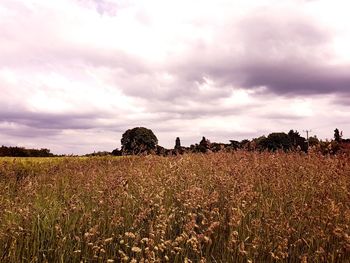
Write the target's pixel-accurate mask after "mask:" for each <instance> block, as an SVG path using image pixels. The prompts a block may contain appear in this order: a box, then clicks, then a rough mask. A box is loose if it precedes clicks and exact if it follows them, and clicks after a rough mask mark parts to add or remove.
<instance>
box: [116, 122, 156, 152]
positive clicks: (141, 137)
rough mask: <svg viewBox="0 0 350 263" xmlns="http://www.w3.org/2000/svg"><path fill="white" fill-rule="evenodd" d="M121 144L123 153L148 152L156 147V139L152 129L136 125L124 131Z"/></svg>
mask: <svg viewBox="0 0 350 263" xmlns="http://www.w3.org/2000/svg"><path fill="white" fill-rule="evenodd" d="M121 144H122V149H121V150H122V153H123V155H130V154H145V153H146V154H149V153H151V151H152V150H155V149H156V147H157V144H158V139H157V137H156V136H155V135H154V133H153V132H152V130H150V129H147V128H144V127H136V128H133V129H129V130H127V131H126V132H124V134H123V136H122V139H121Z"/></svg>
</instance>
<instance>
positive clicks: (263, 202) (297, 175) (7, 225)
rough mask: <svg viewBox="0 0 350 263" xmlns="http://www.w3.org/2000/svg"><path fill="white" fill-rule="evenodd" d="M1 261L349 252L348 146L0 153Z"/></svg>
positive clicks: (289, 258)
mask: <svg viewBox="0 0 350 263" xmlns="http://www.w3.org/2000/svg"><path fill="white" fill-rule="evenodd" d="M0 211H1V212H0V262H109V263H112V262H303V263H305V262H349V259H350V157H349V156H322V155H318V154H313V153H311V154H309V155H306V154H302V153H267V152H266V153H254V152H245V151H237V152H235V153H216V154H186V155H183V156H176V157H159V156H144V157H137V156H134V157H91V158H74V157H71V158H41V159H40V158H39V159H35V158H34V159H31V158H17V159H14V158H2V159H0Z"/></svg>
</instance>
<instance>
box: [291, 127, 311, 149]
mask: <svg viewBox="0 0 350 263" xmlns="http://www.w3.org/2000/svg"><path fill="white" fill-rule="evenodd" d="M288 137H289V139H290V141H291V144H292V147H293V148H294V149H298V147H300V149H301V150H302V151H304V152H307V150H308V147H307V141H306V139H305V138H304V137H302V136H300V134H299V132H298V131H294V130H290V131H289V132H288Z"/></svg>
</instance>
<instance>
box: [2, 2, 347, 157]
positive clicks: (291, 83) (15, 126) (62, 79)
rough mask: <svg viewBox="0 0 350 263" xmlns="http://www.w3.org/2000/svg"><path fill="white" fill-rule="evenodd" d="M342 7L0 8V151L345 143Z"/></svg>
mask: <svg viewBox="0 0 350 263" xmlns="http://www.w3.org/2000/svg"><path fill="white" fill-rule="evenodd" d="M349 10H350V2H349V1H348V0H336V1H329V0H313V1H312V0H309V1H307V0H283V1H282V0H255V1H254V0H251V1H246V0H191V1H189V0H176V1H167V0H50V1H48V0H1V1H0V145H1V144H3V145H12V146H16V145H17V146H25V147H33V148H49V149H51V151H52V152H54V153H66V154H70V153H78V154H81V153H88V152H93V151H100V150H108V151H110V150H113V149H114V148H116V147H120V139H121V135H122V134H123V132H124V131H125V130H127V129H129V128H133V127H137V126H144V127H147V128H150V129H152V130H153V131H154V133H155V134H156V136H157V137H158V139H159V144H160V145H162V146H165V147H173V146H174V144H175V138H176V137H177V136H179V137H180V138H181V141H182V144H183V145H185V146H187V145H189V144H191V143H196V142H199V141H200V139H201V137H202V136H206V137H207V138H208V139H210V140H211V141H216V142H228V141H229V140H230V139H235V140H241V139H245V138H247V139H251V138H254V137H258V136H260V135H264V134H265V135H267V134H269V133H270V132H275V131H284V132H288V131H289V130H290V129H296V130H298V131H300V133H301V134H303V132H302V131H303V130H305V129H311V130H312V132H311V135H314V134H317V136H318V137H319V138H322V139H325V138H331V137H332V136H333V130H334V129H335V128H336V127H337V128H339V129H340V130H343V133H344V137H346V138H348V137H350V118H349V117H350V48H349V47H350V19H349V13H348V12H349Z"/></svg>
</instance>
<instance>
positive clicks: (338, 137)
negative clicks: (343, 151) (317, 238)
mask: <svg viewBox="0 0 350 263" xmlns="http://www.w3.org/2000/svg"><path fill="white" fill-rule="evenodd" d="M334 140H335V141H336V142H340V141H341V135H340V132H339V130H338V128H336V129H335V130H334Z"/></svg>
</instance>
